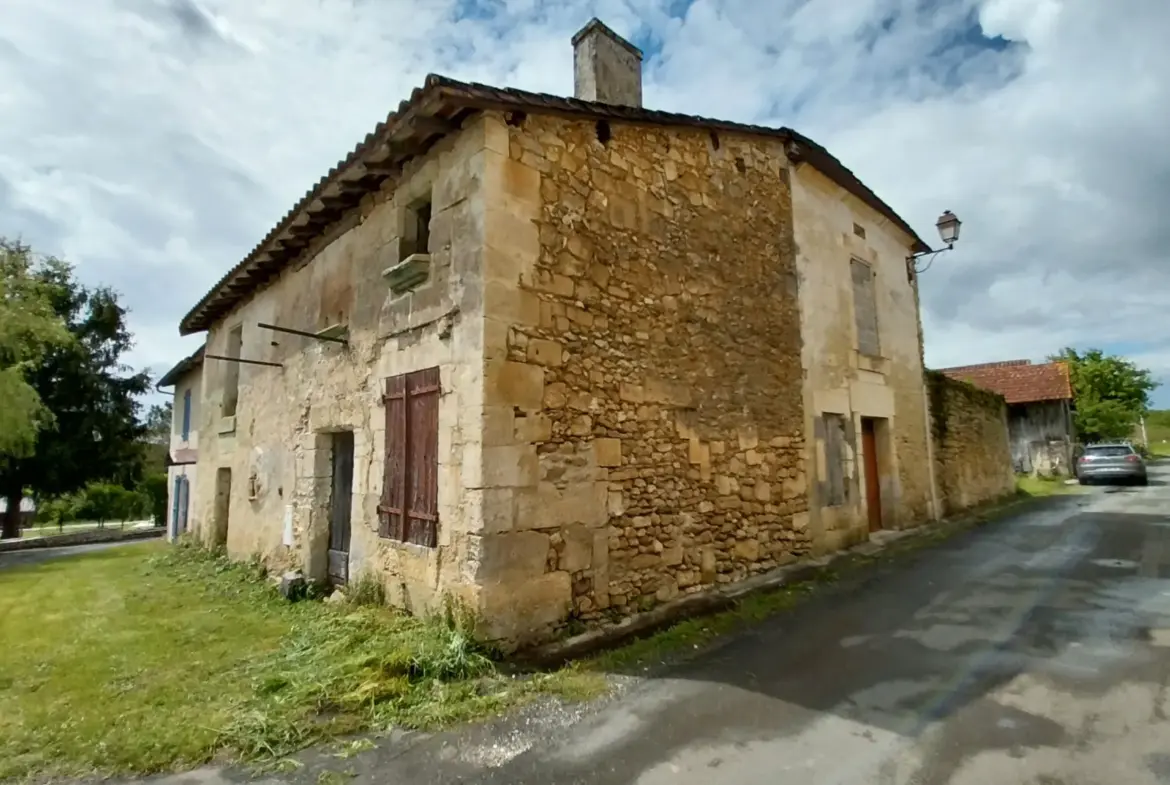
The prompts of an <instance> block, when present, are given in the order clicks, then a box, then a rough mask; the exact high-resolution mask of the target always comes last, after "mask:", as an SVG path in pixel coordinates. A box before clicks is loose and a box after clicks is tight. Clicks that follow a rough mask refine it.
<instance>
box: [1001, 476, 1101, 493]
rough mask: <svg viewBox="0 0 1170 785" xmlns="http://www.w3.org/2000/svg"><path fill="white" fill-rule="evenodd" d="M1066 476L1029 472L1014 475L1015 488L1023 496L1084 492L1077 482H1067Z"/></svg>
mask: <svg viewBox="0 0 1170 785" xmlns="http://www.w3.org/2000/svg"><path fill="white" fill-rule="evenodd" d="M1069 479H1070V478H1068V477H1058V478H1055V479H1053V478H1050V477H1033V476H1032V475H1030V474H1020V475H1017V476H1016V490H1017V491H1018V492H1019V493H1020V494H1022V495H1024V496H1054V495H1057V494H1062V493H1084V492H1085V489H1084V488H1082V487H1081V486H1080V485H1079V484H1078V483H1073V484H1072V485H1069V484H1067V481H1068V480H1069Z"/></svg>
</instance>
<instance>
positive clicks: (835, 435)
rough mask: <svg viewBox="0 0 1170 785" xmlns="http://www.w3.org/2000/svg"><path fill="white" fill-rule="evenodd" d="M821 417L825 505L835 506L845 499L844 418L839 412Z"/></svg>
mask: <svg viewBox="0 0 1170 785" xmlns="http://www.w3.org/2000/svg"><path fill="white" fill-rule="evenodd" d="M823 417H824V421H825V486H824V487H825V492H824V499H825V506H826V507H837V506H839V505H842V504H844V503H845V501H846V494H845V418H844V417H843V416H841V415H840V414H826V415H823Z"/></svg>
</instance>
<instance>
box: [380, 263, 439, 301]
mask: <svg viewBox="0 0 1170 785" xmlns="http://www.w3.org/2000/svg"><path fill="white" fill-rule="evenodd" d="M430 274H431V255H430V254H425V253H414V254H411V255H410V256H408V257H406V258H405V259H403V260H402V261H401V262H399V263H398V264H396V265H394V266H393V267H388V268H386V269H385V270H383V271H382V278H384V279H385V280H386V283H387V284H388V285H389V286H390V291H391V292H393V293H394V294H405V293H406V292H409V291H412V290H414V289H417V288H418V287H419V286H421V285H422V284H423V283H425V282H426V280H427V278H428V277H430Z"/></svg>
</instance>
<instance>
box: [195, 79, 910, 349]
mask: <svg viewBox="0 0 1170 785" xmlns="http://www.w3.org/2000/svg"><path fill="white" fill-rule="evenodd" d="M452 108H453V109H455V110H465V109H478V110H485V109H488V110H490V109H496V110H504V111H509V110H511V111H515V110H522V111H532V112H538V113H543V114H554V115H555V114H560V115H570V116H576V117H581V116H588V117H593V118H605V119H612V120H619V121H625V122H630V123H642V124H652V125H662V126H689V127H698V128H705V129H708V130H716V131H717V130H725V131H728V132H735V133H744V134H753V135H761V136H767V137H771V138H778V139H781V140H783V141H785V142H789V143H790V148H789V156H790V158H792V159H793V160H796V161H805V162H807V163H809V164H811V165H812V166H813V167H815V168H816V169H819V170H820V171H821V172H822V173H823V174H825V175H826V176H827V177H829V178H830V179H832V180H833V181H835V182H836V183H837V184H838V185H840V186H841V187H842V188H844V189H845V190H847V191H849V192H850V193H852V194H853V195H854V196H856V197H857V198H858V199H860V200H861V201H862V202H864V203H866V204H867V205H869V206H870V207H871V208H873V209H874V210H876V211H877V212H878V213H879V214H881V215H883V216H884V217H886V218H888V219H889V220H891V221H892V222H893V223H894V224H895V225H896V226H897V227H898V228H900V229H901V230H902V231H904V232H905V233H906V234H907V235H908V236H909V237H910V238H911V240H912V248H913V250H914V251H915V252H920V251H929V250H931V249H930V246H928V245H927V244H926V243H925V242H923V240H922V239H921V238H920V237H919V236H918V235H917V233H915V231H914V230H913V229H912V228H911V227H910V225H909V224H907V223H906V221H905V220H903V219H902V218H901V216H899V215H898V214H897V213H896V212H894V210H893V208H891V207H890V206H889V205H888V204H886V203H885V202H884V201H882V199H881V198H880V197H878V196H877V194H875V193H874V192H873V191H872V190H870V189H869V187H868V186H866V185H865V184H864V183H862V182H861V180H860V179H859V178H858V177H857V176H856V175H855V174H854V173H853V172H852V171H851V170H849V169H848V168H846V167H845V166H844V164H842V163H841V162H840V161H839V160H838V159H837V158H836V157H835V156H833V155H832V154H831V153H829V151H828V150H826V149H825V148H824V147H821V146H820V145H819V144H817V143H816V142H813V141H812V140H811V139H809V138H808V137H806V136H803V135H801V134H799V133H797V132H796V131H793V130H792V129H790V128H784V127H781V128H771V127H767V126H761V125H750V124H745V123H736V122H731V121H727V120H717V119H713V118H709V117H702V116H697V115H684V114H678V113H674V112H663V111H658V110H653V109H645V108H642V107H630V106H619V105H615V104H601V103H593V102H589V101H582V100H579V99H576V98H568V97H564V96H555V95H549V94H545V93H531V92H527V91H524V90H516V89H513V88H499V87H492V86H490V85H484V84H478V83H474V82H459V81H456V80H454V79H449V78H447V77H443V76H439V75H437V74H430V75H428V76H427V78H426V81H425V83H424V85H423V87H422V88H415V90H414V91H413V92H412V93H411V96H410V99H409V100H406V101H403V102H401V103H400V104H399V105H398V110H397V111H396V112H392V113H391V114H390V115H389V116H387V118H386V120H385V121H384V122H381V123H379V124H378V125H377V126H376V127H375V129H374V131H373V132H372V133H369V134H367V135H366V138H365V139H364V140H363V141H362V142H361V143H359V144H358V145H357V146H356V147H355V148H354V149H353V150H352V151H351V152H350V153H349V154H348V155H347V156H346V157H345V158H344V159H342V160H340V161H338V162H337V164H336V165H335V166H333V167H332V168H331V169H330V170H329V172H328V173H327V174H326V175H325V176H324V177H322V178H321V179H320V180H318V181H317V183H316V184H315V185H314V186H313V187H312V188H310V189H309V190H308V191H306V192H305V194H304V195H303V196H302V197H301V199H300V201H298V202H297V204H296V205H295V206H294V207H293V208H292V209H290V210H289V211H288V212H287V213H285V215H284V217H283V218H281V219H280V221H279V222H278V223H277V225H276V226H275V227H273V229H272V230H270V231H269V232H268V234H267V235H265V237H264V239H263V240H261V241H260V242H259V243H258V244H257V245H256V246H255V247H254V248H253V249H252V251H251V252H250V253H249V254H248V255H247V256H246V257H245V258H244V259H243V260H241V261H240V262H239V263H238V264H237V265H235V267H233V268H232V269H231V270H230V271H229V272H228V273H227V274H226V275H224V276H223V277H222V278H220V280H219V281H217V282H216V283H215V284H214V285H213V286H212V287H211V289H210V290H209V291H208V292H207V293H206V294H205V295H204V296H203V297H202V298H201V299H200V300H199V302H198V303H196V304H195V306H194V307H193V308H192V309H191V310H190V311H189V312H188V313H187V314H186V315H185V316H184V317H183V319H182V321H180V323H179V332H180V334H182V335H189V334H191V333H195V332H199V331H201V330H206V329H208V328H209V327H210V326H211V325H212V324H213V323H214V322H215V321H216V320H218V319H219V318H221V317H222V316H223V315H224V314H225V313H228V312H230V310H231V309H232V308H233V307H234V306H235V305H237V304H238V303H239V302H240V301H241V300H242V299H244V298H246V297H247V296H248V295H249V294H250V293H251V292H252V291H254V290H255V289H256V288H257V287H258V286H260V285H262V284H263V283H264V282H265V281H267V280H268V279H269V278H271V277H272V276H274V275H276V274H278V273H279V272H280V271H281V270H283V269H284V268H285V267H287V266H288V265H289V264H290V263H291V262H292V261H293V260H295V259H296V258H298V257H299V255H300V254H301V253H303V252H304V251H305V249H306V248H308V247H309V245H310V243H311V241H312V239H313V238H314V237H315V236H318V235H320V234H321V233H322V232H323V231H325V229H326V228H327V227H328V226H329V225H331V224H333V223H335V222H336V221H337V220H339V219H340V218H341V216H342V215H344V214H345V213H347V212H349V211H350V210H352V209H353V208H355V207H357V206H358V204H359V203H360V201H361V198H362V197H363V196H365V195H366V194H367V193H370V192H372V191H373V190H376V189H377V188H378V187H380V185H381V183H382V181H383V180H385V179H386V178H387V177H389V176H392V175H393V174H394V173H395V172H396V171H398V170H399V169H400V167H401V166H402V164H403V163H405V162H406V161H407V160H409V159H410V158H412V157H413V156H414V155H417V154H419V153H420V152H422V151H425V149H426V147H427V146H428V143H430V142H433V141H434V139H435V138H436V137H437V136H442V135H445V134H446V133H449V132H450V131H453V130H455V128H456V127H457V125H458V123H456V122H455V115H453V114H451V113H450V112H449V110H450V109H452ZM442 111H448V114H447V115H446V116H442V117H440V116H439V113H440V112H442ZM416 124H417V125H419V126H421V130H419V129H418V128H416Z"/></svg>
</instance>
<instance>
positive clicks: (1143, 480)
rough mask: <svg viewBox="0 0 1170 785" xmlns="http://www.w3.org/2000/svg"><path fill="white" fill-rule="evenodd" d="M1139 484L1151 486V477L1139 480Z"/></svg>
mask: <svg viewBox="0 0 1170 785" xmlns="http://www.w3.org/2000/svg"><path fill="white" fill-rule="evenodd" d="M1137 484H1138V485H1149V484H1150V478H1149V477H1141V478H1139V479H1138V481H1137Z"/></svg>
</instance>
